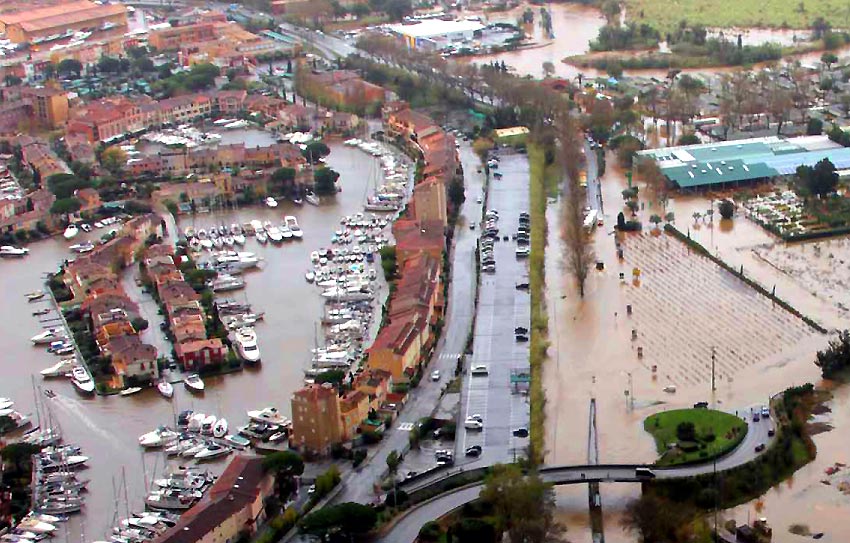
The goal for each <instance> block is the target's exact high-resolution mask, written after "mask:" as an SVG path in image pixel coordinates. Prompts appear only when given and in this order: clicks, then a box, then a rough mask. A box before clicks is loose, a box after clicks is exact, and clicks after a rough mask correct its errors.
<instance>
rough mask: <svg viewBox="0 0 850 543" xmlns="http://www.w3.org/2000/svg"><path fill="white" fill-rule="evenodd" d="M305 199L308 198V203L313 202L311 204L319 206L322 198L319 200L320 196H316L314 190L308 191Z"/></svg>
mask: <svg viewBox="0 0 850 543" xmlns="http://www.w3.org/2000/svg"><path fill="white" fill-rule="evenodd" d="M304 199H305V200H307V203H308V204H311V205H314V206H317V205H319V204H320V203H321V200H319V197H318V196H316V195H315V194H313V193H312V192H308V193H307V194H305V195H304Z"/></svg>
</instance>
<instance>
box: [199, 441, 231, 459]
mask: <svg viewBox="0 0 850 543" xmlns="http://www.w3.org/2000/svg"><path fill="white" fill-rule="evenodd" d="M230 453H231V448H230V447H226V446H224V445H218V444H215V443H213V444H212V445H209V446H207V447H206V448H204V449H203V450H201V451H200V452H199V453H198V454H196V455H195V460H212V459H213V458H218V457H220V456H226V455H228V454H230Z"/></svg>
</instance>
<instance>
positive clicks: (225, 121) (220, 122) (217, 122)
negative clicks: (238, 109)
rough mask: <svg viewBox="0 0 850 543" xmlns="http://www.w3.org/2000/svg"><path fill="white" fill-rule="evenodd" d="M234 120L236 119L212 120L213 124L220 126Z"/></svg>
mask: <svg viewBox="0 0 850 543" xmlns="http://www.w3.org/2000/svg"><path fill="white" fill-rule="evenodd" d="M235 120H236V119H219V120H217V121H213V124H214V125H216V126H222V125H225V124H230V123H232V122H233V121H235Z"/></svg>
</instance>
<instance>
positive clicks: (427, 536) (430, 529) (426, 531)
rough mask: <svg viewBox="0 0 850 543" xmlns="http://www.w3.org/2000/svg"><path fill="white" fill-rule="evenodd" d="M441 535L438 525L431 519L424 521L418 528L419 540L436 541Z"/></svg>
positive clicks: (441, 531)
mask: <svg viewBox="0 0 850 543" xmlns="http://www.w3.org/2000/svg"><path fill="white" fill-rule="evenodd" d="M441 535H443V530H442V528H440V525H439V524H437V523H436V522H434V521H433V520H431V521H428V522H426V523H425V524H424V525H423V526H422V528H421V529H420V530H419V541H438V540H439V539H440V536H441Z"/></svg>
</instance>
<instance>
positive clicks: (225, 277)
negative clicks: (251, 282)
mask: <svg viewBox="0 0 850 543" xmlns="http://www.w3.org/2000/svg"><path fill="white" fill-rule="evenodd" d="M207 286H209V287H210V288H211V289H212V291H213V292H226V291H228V290H238V289H240V288H243V287H244V286H245V280H244V279H242V278H241V277H237V276H235V275H229V274H226V273H222V274H219V276H218V277H216V278H215V279H213V280H212V282H210V283H209V285H207Z"/></svg>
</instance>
